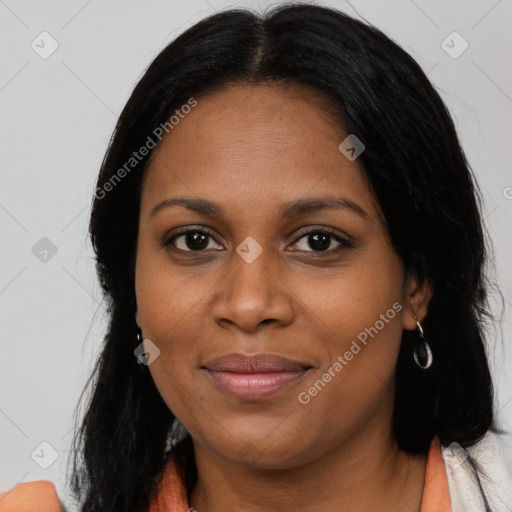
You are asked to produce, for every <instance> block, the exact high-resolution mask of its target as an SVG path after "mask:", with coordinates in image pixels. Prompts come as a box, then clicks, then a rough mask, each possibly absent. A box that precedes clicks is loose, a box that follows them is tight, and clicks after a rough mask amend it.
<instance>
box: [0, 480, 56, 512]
mask: <svg viewBox="0 0 512 512" xmlns="http://www.w3.org/2000/svg"><path fill="white" fill-rule="evenodd" d="M24 511H30V512H63V511H64V508H63V506H62V504H61V502H60V500H59V497H58V496H57V491H56V490H55V485H54V484H53V483H52V482H50V481H48V480H36V481H34V482H24V483H20V484H17V485H16V486H14V487H13V488H12V489H10V490H8V491H4V492H1V493H0V512H24Z"/></svg>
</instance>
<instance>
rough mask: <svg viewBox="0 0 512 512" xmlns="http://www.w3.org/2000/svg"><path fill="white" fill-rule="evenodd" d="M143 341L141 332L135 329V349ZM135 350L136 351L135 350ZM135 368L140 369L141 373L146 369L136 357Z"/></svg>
mask: <svg viewBox="0 0 512 512" xmlns="http://www.w3.org/2000/svg"><path fill="white" fill-rule="evenodd" d="M143 341H144V338H143V337H142V331H141V330H140V328H139V327H137V347H138V346H139V345H140V344H141V343H142V342H143ZM135 350H137V349H135ZM134 353H135V352H134ZM137 366H138V367H139V368H140V370H141V371H142V372H143V371H144V368H145V367H146V365H145V364H142V361H140V359H139V358H138V357H137Z"/></svg>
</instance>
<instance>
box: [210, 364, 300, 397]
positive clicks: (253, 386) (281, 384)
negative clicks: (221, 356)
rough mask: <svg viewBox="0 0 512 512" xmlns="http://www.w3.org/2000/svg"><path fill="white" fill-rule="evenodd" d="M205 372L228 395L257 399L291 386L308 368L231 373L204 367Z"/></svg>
mask: <svg viewBox="0 0 512 512" xmlns="http://www.w3.org/2000/svg"><path fill="white" fill-rule="evenodd" d="M206 372H207V373H208V374H209V375H210V376H211V377H212V379H213V382H214V383H215V384H216V385H217V386H218V387H219V388H220V389H221V390H223V391H224V392H226V393H228V394H229V395H232V396H235V397H237V398H240V399H242V400H259V399H261V398H265V397H267V396H270V395H273V394H275V393H277V392H278V391H282V390H283V389H286V388H288V387H290V386H293V385H294V384H296V383H297V382H298V381H300V380H301V379H302V378H303V377H304V375H306V373H308V372H309V369H304V370H299V371H284V372H267V373H233V372H223V371H216V370H208V369H206Z"/></svg>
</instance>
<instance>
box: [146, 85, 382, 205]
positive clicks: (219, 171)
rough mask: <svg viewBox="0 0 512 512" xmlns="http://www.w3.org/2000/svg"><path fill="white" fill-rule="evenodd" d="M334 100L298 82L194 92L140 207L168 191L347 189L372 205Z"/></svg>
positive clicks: (258, 196) (284, 195) (253, 195)
mask: <svg viewBox="0 0 512 512" xmlns="http://www.w3.org/2000/svg"><path fill="white" fill-rule="evenodd" d="M347 135H348V134H347V133H346V131H345V129H344V127H343V124H342V122H341V119H340V118H339V116H338V115H337V114H336V112H335V106H333V105H332V104H331V103H330V102H329V100H327V99H326V98H324V97H323V96H321V95H320V94H318V93H316V92H313V91H311V90H310V89H308V88H305V87H301V86H286V87H285V86H281V85H279V86H277V85H230V86H228V87H225V88H222V89H220V90H218V91H215V92H213V93H211V94H208V95H206V96H203V97H199V98H197V106H195V107H194V108H193V109H192V110H191V111H190V112H189V113H188V114H186V115H182V116H181V118H180V120H179V123H178V124H176V125H175V126H174V127H173V129H172V130H171V131H170V132H169V133H168V134H167V135H166V136H165V137H164V138H163V139H162V141H161V142H160V143H159V145H158V146H157V148H156V149H155V151H154V153H153V155H152V158H151V161H150V163H149V166H148V169H147V177H146V180H145V183H144V189H143V205H142V207H143V209H146V210H147V209H148V208H150V207H151V204H149V203H155V202H156V201H159V200H161V199H164V198H165V197H166V196H167V195H178V194H179V195H184V194H185V195H187V196H191V195H195V196H199V197H208V198H212V199H213V198H215V200H216V202H223V201H224V202H225V203H226V204H228V203H233V202H237V205H239V203H240V201H245V202H246V204H251V205H259V206H265V207H269V206H271V204H272V203H283V202H287V201H292V200H294V199H297V198H299V197H304V196H306V195H314V196H319V195H322V194H328V195H332V194H333V193H338V194H342V195H344V196H348V197H349V198H352V199H358V201H359V203H364V204H366V208H365V209H366V210H367V211H369V210H371V208H372V206H371V203H372V198H371V196H370V193H369V191H368V188H367V186H366V182H365V180H364V177H363V173H362V171H361V169H360V168H359V164H358V162H357V160H355V161H350V160H348V159H347V158H346V157H345V156H344V155H343V154H342V153H341V152H340V150H339V149H338V146H339V145H340V143H341V142H342V141H343V140H344V139H345V138H346V137H347Z"/></svg>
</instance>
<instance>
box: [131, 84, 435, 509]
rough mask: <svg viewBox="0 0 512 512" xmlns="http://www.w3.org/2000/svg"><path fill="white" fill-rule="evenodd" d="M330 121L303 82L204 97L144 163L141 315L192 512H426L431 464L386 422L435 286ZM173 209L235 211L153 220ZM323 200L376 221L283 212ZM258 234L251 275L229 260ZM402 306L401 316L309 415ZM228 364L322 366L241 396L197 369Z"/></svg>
mask: <svg viewBox="0 0 512 512" xmlns="http://www.w3.org/2000/svg"><path fill="white" fill-rule="evenodd" d="M329 108H330V105H329V104H328V103H327V101H326V100H325V99H323V98H322V97H319V96H318V95H317V94H315V93H314V92H312V91H309V90H308V89H304V88H301V87H298V86H294V87H282V86H279V87H278V86H276V85H272V86H270V85H243V86H242V85H237V86H230V87H229V88H227V89H223V90H220V91H217V92H214V93H212V94H209V95H207V96H204V97H201V98H198V105H197V106H196V107H195V108H194V109H193V110H192V112H191V113H190V114H188V115H187V116H186V117H185V118H184V119H182V120H181V121H180V122H179V124H178V125H177V126H175V127H174V129H173V130H172V131H171V132H170V133H169V135H168V136H166V137H165V138H164V139H163V140H162V142H161V143H160V144H159V146H158V147H157V148H156V150H155V152H154V153H153V156H152V159H151V162H150V165H149V168H148V174H147V178H146V180H145V182H144V184H143V191H142V199H141V212H140V223H139V239H138V248H137V264H136V297H137V315H136V320H137V323H138V325H139V326H140V328H141V329H142V332H143V336H144V338H145V339H150V340H151V341H152V342H153V343H154V344H155V345H157V346H158V348H159V349H160V351H161V353H160V356H159V357H158V358H157V359H155V360H154V362H153V363H152V364H151V365H150V366H149V369H150V372H151V375H152V377H153V379H154V381H155V384H156V386H157V388H158V390H159V392H160V393H161V395H162V397H163V399H164V400H165V402H166V404H167V405H168V407H169V408H170V409H171V410H172V411H173V413H174V414H175V415H176V417H177V418H178V419H179V420H180V422H181V423H182V424H183V425H184V426H185V427H186V429H187V430H188V431H189V433H190V434H191V436H192V440H193V443H194V450H195V457H196V460H195V462H196V466H197V471H198V482H197V485H196V486H195V488H194V489H193V491H192V493H191V497H190V502H189V505H190V506H191V507H194V508H195V509H196V510H198V511H199V512H220V511H223V512H226V511H239V510H244V511H247V512H248V511H251V512H256V511H265V512H267V511H268V510H274V511H282V512H287V511H294V512H295V511H297V510H305V511H308V512H317V511H318V512H320V511H322V512H334V511H336V512H356V511H357V512H361V511H373V510H379V511H380V512H384V511H388V512H398V511H401V512H418V511H419V510H420V506H421V499H422V492H423V486H424V481H425V468H426V456H425V455H420V456H410V455H408V454H406V453H404V452H403V451H401V450H400V449H399V447H398V446H397V444H396V441H395V439H394V437H393V435H392V432H391V425H392V414H393V403H394V393H395V388H394V385H395V381H394V371H395V365H396V361H397V357H398V352H399V347H400V342H401V335H402V330H403V329H407V330H414V329H416V320H415V317H417V318H418V320H419V321H422V320H423V319H424V318H425V316H426V315H427V308H428V304H429V302H430V300H431V297H432V287H431V286H430V285H429V283H427V282H425V281H421V280H419V279H417V278H416V277H415V276H414V275H407V274H406V272H405V271H404V268H403V265H402V262H401V260H400V258H399V257H398V255H397V254H396V253H395V251H394V249H393V248H392V246H391V244H390V241H389V239H388V238H387V234H386V231H385V227H384V224H383V221H382V218H381V216H380V215H379V210H378V206H377V204H376V201H375V199H374V197H373V196H372V194H371V192H370V190H369V189H368V187H367V186H366V182H365V179H364V177H363V174H362V172H361V170H360V168H359V164H358V161H357V160H355V161H350V160H348V159H347V158H345V157H344V156H343V155H342V154H341V153H340V151H339V150H338V145H339V144H340V142H341V141H342V140H343V139H344V138H345V137H346V136H347V133H346V132H345V131H344V128H343V126H341V125H340V122H339V120H338V119H336V118H334V117H332V114H329ZM331 111H332V109H331ZM178 196H187V197H193V198H196V199H197V198H203V199H208V200H210V201H213V202H215V203H217V204H218V205H219V206H220V207H221V208H222V210H224V214H223V215H212V214H204V213H198V212H195V211H192V210H190V209H188V208H185V207H183V206H176V205H175V206H171V207H168V208H163V209H161V210H160V211H159V212H158V213H157V214H156V215H154V216H152V215H150V212H151V210H152V209H153V208H154V207H155V205H157V204H158V203H159V202H160V201H162V200H164V199H167V198H170V197H178ZM326 196H336V197H341V198H345V199H347V200H349V201H352V202H353V203H355V204H357V205H358V206H359V208H360V209H362V210H363V211H364V212H365V213H364V214H361V213H357V212H356V211H354V210H353V209H350V208H342V207H337V208H334V209H321V210H318V211H314V212H305V213H302V214H300V215H298V214H296V215H293V216H291V217H289V218H285V219H283V218H281V217H280V215H279V213H280V211H279V208H280V207H281V205H283V204H284V203H289V202H294V201H297V200H299V199H305V198H312V197H315V198H322V197H326ZM178 228H179V229H178ZM185 228H187V229H189V230H190V231H192V232H194V230H195V231H197V230H199V231H202V232H206V234H207V238H206V243H205V248H204V249H201V250H193V249H194V247H196V246H190V245H189V244H188V240H189V239H187V237H186V236H185V235H183V236H179V237H177V238H175V239H174V240H173V242H172V243H170V244H169V245H168V246H164V245H163V242H165V241H166V240H169V239H170V238H171V235H173V234H178V233H177V232H178V231H181V230H183V229H185ZM325 228H328V229H330V230H332V231H333V233H334V235H331V236H330V237H328V239H327V245H328V249H327V250H326V251H318V249H317V246H315V245H314V244H313V245H312V244H310V243H309V240H310V238H308V234H309V233H318V231H319V230H320V231H321V230H322V229H325ZM180 234H182V233H180ZM248 236H250V237H252V238H254V239H255V240H256V241H257V242H258V244H259V246H260V247H261V248H262V253H261V254H260V255H259V256H258V257H257V258H256V259H255V260H254V261H253V262H251V263H247V261H245V260H244V259H243V258H242V257H240V255H239V254H238V253H237V252H236V248H237V247H238V246H239V245H240V244H241V243H242V242H243V241H244V240H245V239H246V237H248ZM336 237H341V238H342V239H344V240H347V239H348V240H349V241H351V243H352V246H344V245H343V243H341V242H339V241H338V239H337V238H336ZM329 240H330V243H329ZM394 303H399V304H401V305H402V309H401V311H400V312H398V313H397V314H396V315H395V316H394V318H393V319H391V320H389V321H388V322H386V324H385V327H384V328H382V329H381V330H379V332H378V334H377V335H376V336H374V337H373V338H371V339H370V341H369V342H368V344H367V345H366V346H365V347H364V349H363V350H361V352H359V353H358V354H357V355H355V356H354V357H353V359H352V360H350V361H349V362H348V364H347V365H346V366H345V367H344V368H343V371H342V372H340V373H339V374H337V376H336V377H335V378H333V379H332V380H331V381H330V382H329V383H328V384H327V385H326V386H325V387H324V388H323V389H322V390H321V392H319V393H318V394H317V395H316V396H314V397H312V398H311V400H310V402H309V403H308V404H307V405H305V404H303V403H300V402H299V400H298V399H297V396H298V394H299V393H300V392H301V391H304V390H306V391H307V390H308V389H309V388H310V387H311V386H312V385H313V383H314V382H315V381H317V380H318V379H320V378H321V376H322V375H323V374H324V373H325V372H326V371H327V370H328V368H329V367H332V365H333V363H334V362H335V361H336V359H337V357H338V356H339V355H343V354H344V353H345V352H346V351H347V350H348V349H349V347H350V345H351V343H352V342H353V340H356V339H357V336H358V334H360V333H361V332H362V331H364V330H365V328H367V327H369V326H373V325H374V324H375V322H376V321H377V320H378V319H379V315H381V314H384V313H386V311H388V310H389V309H390V308H391V307H392V305H393V304H394ZM230 352H245V353H249V352H251V353H254V352H271V353H273V354H279V355H283V356H285V357H288V358H292V359H295V360H300V361H307V362H308V363H309V364H310V365H311V366H312V370H311V371H310V372H309V373H308V375H307V376H306V378H305V379H304V380H303V381H302V382H300V383H299V384H297V385H295V386H292V387H291V388H288V389H285V390H283V391H281V392H279V393H277V394H275V395H272V396H271V397H268V398H266V399H264V400H257V401H252V402H251V401H243V400H239V399H237V398H235V397H230V396H227V395H226V394H225V393H223V392H222V391H220V390H219V389H218V388H216V387H214V386H213V385H212V384H211V382H210V380H209V379H208V378H207V376H206V375H205V373H204V370H201V369H200V367H201V365H202V364H203V363H204V362H205V361H206V360H208V359H210V358H212V357H217V356H220V355H223V354H227V353H230Z"/></svg>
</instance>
